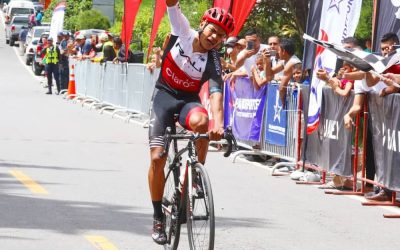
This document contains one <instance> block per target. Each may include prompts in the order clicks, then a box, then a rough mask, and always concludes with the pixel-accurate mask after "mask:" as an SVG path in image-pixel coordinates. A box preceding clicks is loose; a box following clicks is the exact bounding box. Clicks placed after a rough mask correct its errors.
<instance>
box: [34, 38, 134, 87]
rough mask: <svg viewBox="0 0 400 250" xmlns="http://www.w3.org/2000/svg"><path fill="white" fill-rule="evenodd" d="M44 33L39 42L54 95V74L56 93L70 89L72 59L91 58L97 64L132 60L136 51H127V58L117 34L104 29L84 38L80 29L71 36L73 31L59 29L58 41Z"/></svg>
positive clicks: (49, 84) (46, 74)
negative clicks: (114, 34)
mask: <svg viewBox="0 0 400 250" xmlns="http://www.w3.org/2000/svg"><path fill="white" fill-rule="evenodd" d="M53 40H54V38H52V37H49V36H48V35H44V36H42V37H41V39H40V41H39V43H40V44H42V46H43V49H42V52H41V57H42V64H43V65H44V66H45V77H46V78H47V87H48V91H47V92H46V94H52V82H53V77H54V80H55V82H56V87H57V92H56V94H58V93H59V92H60V91H62V90H65V89H68V81H69V58H73V59H75V60H90V61H92V62H94V63H103V62H112V63H120V62H131V60H133V59H132V57H133V53H132V51H131V50H128V57H127V58H126V57H125V46H124V45H123V43H122V40H121V38H120V37H118V36H113V35H112V34H111V33H108V32H104V33H100V34H92V35H90V37H85V36H84V35H83V34H80V33H79V32H78V33H76V34H75V36H72V34H70V32H59V33H58V34H57V40H56V41H53Z"/></svg>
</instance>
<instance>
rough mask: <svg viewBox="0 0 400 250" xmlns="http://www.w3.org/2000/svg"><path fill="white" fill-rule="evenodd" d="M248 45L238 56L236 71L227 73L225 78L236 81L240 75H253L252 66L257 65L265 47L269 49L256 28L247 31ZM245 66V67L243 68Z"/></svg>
mask: <svg viewBox="0 0 400 250" xmlns="http://www.w3.org/2000/svg"><path fill="white" fill-rule="evenodd" d="M244 39H245V40H246V44H247V47H246V49H244V50H242V51H241V52H240V53H239V54H238V57H237V61H236V69H237V70H236V71H234V72H232V73H230V74H227V75H226V76H225V79H230V80H231V81H234V80H235V78H236V77H238V76H249V77H250V76H251V75H252V73H251V67H252V66H253V65H255V63H256V59H257V57H258V55H261V53H262V51H263V50H264V49H267V48H268V46H267V45H266V44H262V43H261V41H260V37H259V36H258V34H257V31H256V30H249V31H247V32H246V33H245V36H244ZM242 66H243V68H242Z"/></svg>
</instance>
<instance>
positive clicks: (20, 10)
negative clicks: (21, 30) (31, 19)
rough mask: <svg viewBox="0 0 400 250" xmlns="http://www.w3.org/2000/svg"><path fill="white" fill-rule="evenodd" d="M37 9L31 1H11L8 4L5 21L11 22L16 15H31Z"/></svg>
mask: <svg viewBox="0 0 400 250" xmlns="http://www.w3.org/2000/svg"><path fill="white" fill-rule="evenodd" d="M32 11H33V12H34V11H35V8H34V6H33V3H32V2H30V1H19V0H18V1H11V2H10V3H9V4H8V5H7V6H6V14H5V23H6V24H7V23H9V22H10V21H11V20H12V18H13V17H14V16H15V15H30V14H31V12H32Z"/></svg>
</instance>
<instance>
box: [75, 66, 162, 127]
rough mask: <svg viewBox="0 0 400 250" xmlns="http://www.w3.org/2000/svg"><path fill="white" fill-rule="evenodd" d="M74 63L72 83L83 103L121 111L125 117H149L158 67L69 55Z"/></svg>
mask: <svg viewBox="0 0 400 250" xmlns="http://www.w3.org/2000/svg"><path fill="white" fill-rule="evenodd" d="M70 64H74V65H75V86H76V92H77V93H76V94H77V96H78V98H81V99H83V103H85V102H91V103H92V105H93V106H98V107H100V108H101V112H103V111H104V110H114V113H113V115H114V114H115V113H116V112H119V111H124V112H126V113H127V114H128V115H127V120H129V119H130V118H132V117H140V118H143V117H144V118H148V116H149V112H150V107H151V106H150V105H151V98H152V94H153V91H154V87H155V83H156V80H157V78H158V75H159V72H160V71H159V69H157V70H155V71H154V72H153V73H151V72H150V71H148V70H147V69H146V66H145V65H144V64H127V63H122V64H113V63H111V62H107V63H104V64H100V63H93V62H91V61H89V60H84V61H78V60H74V59H70Z"/></svg>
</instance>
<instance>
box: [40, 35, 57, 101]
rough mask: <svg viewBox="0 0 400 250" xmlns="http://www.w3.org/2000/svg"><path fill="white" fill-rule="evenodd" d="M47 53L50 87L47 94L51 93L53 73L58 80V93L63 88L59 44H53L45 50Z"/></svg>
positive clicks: (48, 84)
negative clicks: (60, 75)
mask: <svg viewBox="0 0 400 250" xmlns="http://www.w3.org/2000/svg"><path fill="white" fill-rule="evenodd" d="M48 41H53V39H52V38H49V39H48ZM43 52H44V53H45V57H44V58H45V61H46V66H45V67H46V72H47V86H48V88H49V91H48V92H47V93H46V94H51V93H52V90H51V85H52V82H53V75H54V79H55V81H56V86H57V91H58V93H59V92H60V90H61V86H60V78H59V62H60V50H59V49H58V47H57V46H55V45H51V46H49V47H48V48H46V49H45V50H43Z"/></svg>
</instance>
